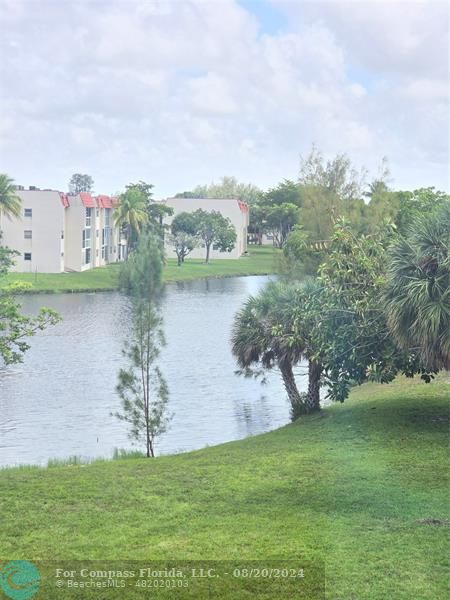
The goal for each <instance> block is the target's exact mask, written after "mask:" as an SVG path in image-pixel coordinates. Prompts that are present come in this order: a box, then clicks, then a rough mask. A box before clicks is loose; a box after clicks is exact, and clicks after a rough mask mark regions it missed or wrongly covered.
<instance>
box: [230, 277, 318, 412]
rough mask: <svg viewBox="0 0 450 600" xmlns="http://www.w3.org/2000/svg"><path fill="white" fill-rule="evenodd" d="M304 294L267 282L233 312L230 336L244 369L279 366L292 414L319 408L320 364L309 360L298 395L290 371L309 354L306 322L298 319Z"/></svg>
mask: <svg viewBox="0 0 450 600" xmlns="http://www.w3.org/2000/svg"><path fill="white" fill-rule="evenodd" d="M303 293H304V289H302V286H295V285H289V284H286V283H283V282H271V283H269V284H268V285H267V286H266V287H265V288H264V289H263V290H261V292H260V293H259V294H258V295H257V296H250V297H249V298H248V300H247V301H246V302H245V304H244V306H243V307H242V308H241V310H240V311H239V312H238V313H237V314H236V316H235V320H234V324H233V330H232V336H231V343H232V353H233V355H234V356H235V357H236V359H237V362H238V365H239V366H240V368H241V369H243V370H244V372H245V371H247V370H249V369H251V367H252V365H258V364H259V365H261V367H262V368H263V369H268V370H269V369H272V368H274V367H277V368H279V370H280V373H281V377H282V379H283V383H284V387H285V389H286V392H287V394H288V398H289V400H290V402H291V407H292V408H291V410H292V415H295V416H297V415H299V414H301V413H307V412H312V411H314V410H318V409H320V402H319V382H320V374H321V371H322V369H321V366H320V365H319V363H318V362H317V361H314V360H312V361H310V363H309V384H308V394H300V392H299V391H298V388H297V384H296V381H295V377H294V372H293V367H294V365H296V364H297V363H298V362H300V360H301V359H302V358H308V355H309V340H308V335H306V334H307V331H306V328H305V327H302V325H305V324H306V321H305V320H304V321H303V324H301V323H300V321H301V319H300V320H299V315H301V310H302V306H301V304H302V297H303Z"/></svg>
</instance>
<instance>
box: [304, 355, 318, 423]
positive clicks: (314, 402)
mask: <svg viewBox="0 0 450 600" xmlns="http://www.w3.org/2000/svg"><path fill="white" fill-rule="evenodd" d="M321 374H322V365H321V364H320V363H318V362H315V361H313V360H310V361H309V366H308V396H307V401H306V402H307V407H306V408H307V412H309V413H310V412H316V411H318V410H320V376H321Z"/></svg>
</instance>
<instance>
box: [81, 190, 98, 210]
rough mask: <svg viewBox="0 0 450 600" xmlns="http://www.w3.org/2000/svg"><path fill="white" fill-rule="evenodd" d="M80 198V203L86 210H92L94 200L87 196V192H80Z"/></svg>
mask: <svg viewBox="0 0 450 600" xmlns="http://www.w3.org/2000/svg"><path fill="white" fill-rule="evenodd" d="M80 198H81V202H82V203H83V204H84V206H86V208H94V207H95V204H94V199H93V197H92V196H91V195H90V194H89V192H80Z"/></svg>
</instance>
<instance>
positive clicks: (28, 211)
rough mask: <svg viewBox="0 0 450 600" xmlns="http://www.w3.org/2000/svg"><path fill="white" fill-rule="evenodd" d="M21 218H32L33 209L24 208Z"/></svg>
mask: <svg viewBox="0 0 450 600" xmlns="http://www.w3.org/2000/svg"><path fill="white" fill-rule="evenodd" d="M23 216H24V217H32V216H33V209H32V208H25V209H24V211H23Z"/></svg>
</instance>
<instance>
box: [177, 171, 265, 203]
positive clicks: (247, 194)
mask: <svg viewBox="0 0 450 600" xmlns="http://www.w3.org/2000/svg"><path fill="white" fill-rule="evenodd" d="M261 196H262V190H261V189H260V188H258V187H257V186H256V185H253V184H252V183H240V182H239V181H238V180H237V179H236V177H230V176H226V175H225V176H224V177H222V178H221V179H220V180H219V183H215V182H212V183H210V184H209V185H197V186H196V187H195V188H194V189H193V190H192V191H189V192H181V193H179V194H177V195H176V198H240V199H241V200H243V201H244V202H247V203H248V204H254V203H255V202H257V201H258V200H259V199H260V198H261Z"/></svg>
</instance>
